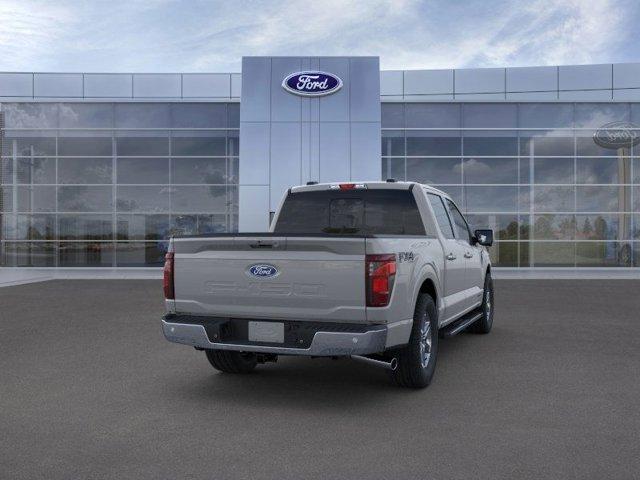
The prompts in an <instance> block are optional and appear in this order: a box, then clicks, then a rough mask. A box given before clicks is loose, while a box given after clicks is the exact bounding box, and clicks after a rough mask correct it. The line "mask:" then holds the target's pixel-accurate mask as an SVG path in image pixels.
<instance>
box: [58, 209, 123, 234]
mask: <svg viewBox="0 0 640 480" xmlns="http://www.w3.org/2000/svg"><path fill="white" fill-rule="evenodd" d="M58 235H59V238H60V239H61V240H111V239H112V238H113V217H112V216H111V215H110V214H106V215H105V214H102V215H95V214H94V215H86V214H79V215H78V214H75V215H59V216H58Z"/></svg>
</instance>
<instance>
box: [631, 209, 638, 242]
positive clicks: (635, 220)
mask: <svg viewBox="0 0 640 480" xmlns="http://www.w3.org/2000/svg"><path fill="white" fill-rule="evenodd" d="M632 220H633V229H632V231H631V238H633V239H634V240H640V214H636V215H633V219H632Z"/></svg>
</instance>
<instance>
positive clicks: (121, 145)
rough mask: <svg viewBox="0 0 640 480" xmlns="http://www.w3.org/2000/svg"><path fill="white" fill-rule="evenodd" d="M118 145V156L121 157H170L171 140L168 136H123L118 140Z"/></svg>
mask: <svg viewBox="0 0 640 480" xmlns="http://www.w3.org/2000/svg"><path fill="white" fill-rule="evenodd" d="M159 135H160V134H159ZM116 143H117V146H116V149H117V151H118V155H119V156H121V157H127V156H132V157H133V156H136V157H140V156H142V157H153V156H156V155H157V156H166V155H169V138H168V137H167V136H139V137H124V136H123V137H118V138H116Z"/></svg>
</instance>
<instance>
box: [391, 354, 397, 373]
mask: <svg viewBox="0 0 640 480" xmlns="http://www.w3.org/2000/svg"><path fill="white" fill-rule="evenodd" d="M389 369H390V370H391V371H392V372H395V371H396V370H397V369H398V359H397V358H396V357H393V358H392V359H391V362H389Z"/></svg>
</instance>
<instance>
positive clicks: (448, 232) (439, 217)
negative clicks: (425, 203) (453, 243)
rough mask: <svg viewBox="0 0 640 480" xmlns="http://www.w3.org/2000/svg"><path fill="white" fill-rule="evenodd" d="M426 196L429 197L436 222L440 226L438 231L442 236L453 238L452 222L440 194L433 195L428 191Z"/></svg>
mask: <svg viewBox="0 0 640 480" xmlns="http://www.w3.org/2000/svg"><path fill="white" fill-rule="evenodd" d="M427 198H428V199H429V203H430V204H431V208H432V209H433V213H434V216H435V218H436V222H438V227H439V228H440V232H441V233H442V235H443V236H444V238H450V239H451V238H454V235H453V224H452V223H451V219H450V217H449V214H448V213H447V209H446V208H445V206H444V203H443V198H442V197H441V196H440V195H435V194H433V193H429V194H428V195H427Z"/></svg>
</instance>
